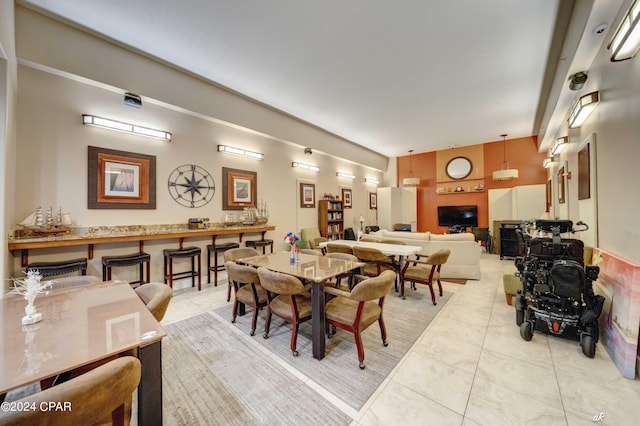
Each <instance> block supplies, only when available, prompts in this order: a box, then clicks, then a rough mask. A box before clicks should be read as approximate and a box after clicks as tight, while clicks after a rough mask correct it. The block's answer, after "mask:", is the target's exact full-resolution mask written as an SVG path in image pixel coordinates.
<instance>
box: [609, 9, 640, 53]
mask: <svg viewBox="0 0 640 426" xmlns="http://www.w3.org/2000/svg"><path fill="white" fill-rule="evenodd" d="M639 20H640V2H639V1H638V0H636V1H635V2H634V3H633V5H632V6H631V7H630V8H629V10H628V11H627V14H626V15H625V16H624V18H622V21H621V22H620V26H618V29H617V30H616V33H615V34H614V36H613V38H612V39H611V42H610V43H609V46H608V48H609V49H610V50H611V62H619V61H624V60H627V59H631V58H633V56H634V55H635V54H636V52H637V51H638V48H640V25H638V21H639Z"/></svg>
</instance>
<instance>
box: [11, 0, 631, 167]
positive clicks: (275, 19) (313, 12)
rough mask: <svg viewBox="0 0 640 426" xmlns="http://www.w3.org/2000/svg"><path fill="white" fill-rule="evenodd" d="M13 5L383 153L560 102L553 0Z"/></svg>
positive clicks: (522, 117) (462, 141)
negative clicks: (556, 82) (553, 81)
mask: <svg viewBox="0 0 640 426" xmlns="http://www.w3.org/2000/svg"><path fill="white" fill-rule="evenodd" d="M566 1H568V0H566ZM621 1H622V0H595V1H593V2H591V1H590V2H583V3H598V4H602V3H605V4H606V3H617V4H618V5H619V3H620V2H621ZM579 2H580V1H579V0H578V3H579ZM22 3H24V4H26V5H32V6H35V7H36V8H39V9H41V10H44V11H46V12H48V13H50V14H53V15H59V16H61V17H63V18H64V19H66V20H69V21H71V22H74V23H77V24H79V25H81V26H83V27H86V28H88V29H90V30H92V31H95V32H97V33H99V34H102V35H105V36H107V37H108V38H111V39H113V40H116V41H118V42H120V43H123V44H125V45H129V46H132V47H134V48H136V49H139V50H141V51H143V52H146V53H148V54H150V55H152V56H155V57H157V58H160V59H162V60H164V61H167V62H169V63H172V64H176V65H177V66H179V67H181V68H183V69H186V70H189V71H191V72H193V73H195V74H198V75H200V76H202V77H204V78H206V79H208V80H211V81H214V82H216V83H218V84H221V85H223V86H226V87H228V88H230V89H233V90H234V91H237V92H239V93H242V94H244V95H246V96H248V97H251V98H253V99H256V100H258V101H260V102H262V103H265V104H268V105H271V106H273V107H274V108H277V109H279V110H282V111H285V112H287V113H289V114H291V115H293V116H296V117H298V118H300V119H302V120H305V121H308V122H310V123H312V124H314V125H316V126H319V127H321V128H324V129H326V130H327V131H330V132H332V133H335V134H337V135H339V136H342V137H344V138H346V139H349V140H351V141H353V142H355V143H357V144H360V145H364V146H367V147H369V148H371V149H373V150H375V151H378V152H381V153H383V154H384V155H387V156H390V157H395V156H399V155H406V154H407V151H408V150H409V149H414V150H415V151H416V152H426V151H433V150H437V149H442V148H448V147H451V146H462V145H471V144H478V143H483V142H487V141H495V140H500V139H501V138H500V136H499V135H500V134H502V133H507V134H508V135H509V136H508V138H509V139H511V138H517V137H524V136H531V135H537V134H538V133H539V131H538V129H539V128H540V127H537V126H541V125H542V126H546V124H545V123H546V122H552V121H553V120H552V119H551V117H547V118H546V119H544V120H543V121H544V122H541V120H542V119H543V117H542V116H543V113H544V107H545V106H547V105H551V106H555V105H556V104H557V103H558V99H559V98H560V97H561V93H560V92H561V90H560V89H561V88H562V87H561V86H562V85H559V87H558V88H557V90H556V92H558V93H556V94H553V90H552V89H551V90H550V92H551V94H552V98H551V99H547V96H546V94H545V92H549V87H548V86H545V75H547V76H548V77H549V78H553V74H554V73H551V74H545V73H546V70H547V67H548V64H549V67H551V69H553V70H555V65H556V63H555V62H554V61H553V60H552V61H549V59H548V58H549V56H550V52H551V57H552V58H553V57H554V51H553V49H552V40H553V36H554V28H555V25H556V17H557V16H558V8H559V5H560V0H538V1H522V0H483V1H478V0H456V1H451V0H429V1H425V0H402V1H389V0H324V1H295V0H288V1H287V0H262V1H260V0H252V1H251V0H246V1H233V0H183V1H179V0H135V1H132V0H91V1H88V2H87V0H64V1H54V0H25V1H23V2H22ZM570 3H573V2H572V1H570ZM594 9H595V8H594ZM589 10H591V7H589ZM616 11H617V7H616V9H615V10H613V14H614V15H615V12H616ZM589 13H591V12H589ZM608 13H609V15H611V14H612V11H611V10H609V11H608ZM591 19H599V18H597V17H592V18H591ZM603 22H606V21H603ZM583 26H584V25H583ZM582 30H584V28H582V29H580V34H581V33H582ZM560 44H561V43H560ZM600 44H601V43H598V46H599V45H600ZM570 54H571V55H573V53H570ZM555 56H556V57H557V56H558V53H557V52H556V53H555ZM591 57H593V54H592V53H591ZM589 63H590V62H589ZM566 68H567V69H565V70H564V71H562V73H564V74H563V75H560V76H556V80H559V81H562V82H565V81H566V73H567V72H569V71H570V69H569V68H570V67H566ZM574 72H575V71H574ZM547 84H551V83H550V81H547ZM564 86H566V84H565V85H564ZM545 87H546V88H545ZM143 95H144V94H143ZM539 104H540V105H539ZM540 108H542V110H540ZM551 109H553V108H551ZM547 110H548V111H550V109H549V108H547ZM541 136H542V135H541Z"/></svg>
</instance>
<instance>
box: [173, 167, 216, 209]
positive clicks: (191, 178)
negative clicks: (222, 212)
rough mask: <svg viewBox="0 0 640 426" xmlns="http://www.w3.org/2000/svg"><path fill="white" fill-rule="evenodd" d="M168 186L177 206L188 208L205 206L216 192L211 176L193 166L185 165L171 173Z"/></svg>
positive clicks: (200, 168)
mask: <svg viewBox="0 0 640 426" xmlns="http://www.w3.org/2000/svg"><path fill="white" fill-rule="evenodd" d="M168 186H169V193H170V194H171V197H172V198H173V199H174V200H175V201H176V202H177V203H178V204H181V205H183V206H185V207H190V208H197V207H202V206H204V205H206V204H207V203H208V202H209V201H211V199H212V198H213V194H214V193H215V192H216V184H215V182H214V181H213V177H212V176H211V174H209V172H208V171H206V170H205V169H203V168H202V167H200V166H196V165H195V164H185V165H182V166H180V167H177V168H176V169H175V170H174V171H172V172H171V174H170V175H169V182H168Z"/></svg>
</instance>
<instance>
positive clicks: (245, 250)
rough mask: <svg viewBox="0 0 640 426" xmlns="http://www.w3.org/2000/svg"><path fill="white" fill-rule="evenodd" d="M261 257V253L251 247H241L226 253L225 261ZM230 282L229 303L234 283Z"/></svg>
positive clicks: (228, 287)
mask: <svg viewBox="0 0 640 426" xmlns="http://www.w3.org/2000/svg"><path fill="white" fill-rule="evenodd" d="M253 256H260V252H259V251H258V250H256V249H254V248H251V247H239V248H233V249H229V250H227V251H225V252H224V261H225V263H226V262H229V261H231V262H235V261H236V260H238V259H242V258H243V257H253ZM228 281H229V285H228V286H227V302H228V301H229V300H231V287H233V283H232V282H231V280H228Z"/></svg>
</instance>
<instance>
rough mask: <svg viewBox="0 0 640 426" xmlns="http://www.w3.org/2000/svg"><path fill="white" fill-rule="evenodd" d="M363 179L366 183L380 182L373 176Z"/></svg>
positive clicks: (375, 183) (376, 183)
mask: <svg viewBox="0 0 640 426" xmlns="http://www.w3.org/2000/svg"><path fill="white" fill-rule="evenodd" d="M364 181H365V182H366V183H373V184H374V185H378V184H379V183H380V181H379V180H378V179H374V178H364Z"/></svg>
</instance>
